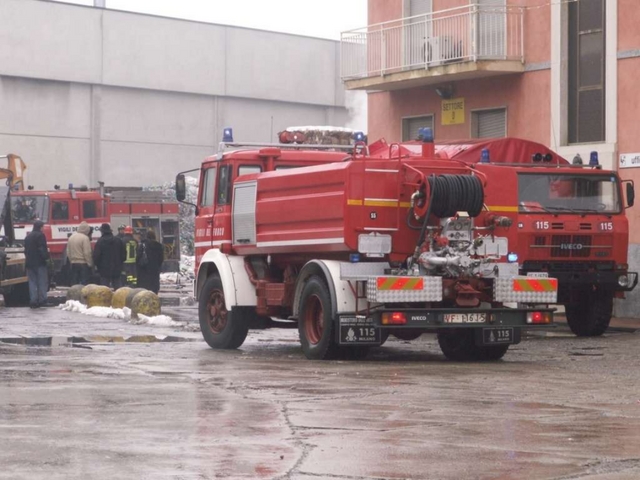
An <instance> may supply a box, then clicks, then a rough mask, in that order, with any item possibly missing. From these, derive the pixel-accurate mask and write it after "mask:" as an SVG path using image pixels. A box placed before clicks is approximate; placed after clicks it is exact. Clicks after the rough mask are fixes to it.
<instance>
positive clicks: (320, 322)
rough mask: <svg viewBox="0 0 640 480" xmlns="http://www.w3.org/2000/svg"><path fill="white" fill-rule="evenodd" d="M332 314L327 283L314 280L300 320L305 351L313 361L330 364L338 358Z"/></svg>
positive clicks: (305, 293) (309, 284)
mask: <svg viewBox="0 0 640 480" xmlns="http://www.w3.org/2000/svg"><path fill="white" fill-rule="evenodd" d="M332 310H333V308H332V305H331V295H330V294H329V288H328V287H327V285H326V283H325V282H324V280H322V279H321V278H320V277H317V276H314V277H311V278H310V279H309V280H308V281H307V284H306V285H305V286H304V289H303V290H302V296H301V299H300V312H299V318H298V333H299V334H300V343H301V344H302V351H303V352H304V355H305V356H306V357H307V358H308V359H310V360H327V359H330V358H335V357H336V355H337V354H338V351H339V349H338V345H337V344H336V341H335V333H334V322H333V318H332V314H331V312H332Z"/></svg>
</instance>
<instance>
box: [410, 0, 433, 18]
mask: <svg viewBox="0 0 640 480" xmlns="http://www.w3.org/2000/svg"><path fill="white" fill-rule="evenodd" d="M425 13H431V0H410V2H409V15H408V16H409V17H413V16H415V15H424V14H425Z"/></svg>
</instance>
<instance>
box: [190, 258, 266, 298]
mask: <svg viewBox="0 0 640 480" xmlns="http://www.w3.org/2000/svg"><path fill="white" fill-rule="evenodd" d="M213 272H217V273H218V275H220V280H221V281H222V286H223V288H224V300H225V303H226V305H227V308H233V307H237V306H239V307H255V306H256V304H257V300H256V290H255V287H254V286H253V284H252V283H251V280H250V279H249V275H248V274H247V272H246V270H245V267H244V257H243V256H240V255H227V254H225V253H222V252H221V251H220V250H219V249H217V248H212V249H211V250H209V251H207V253H205V254H204V255H203V257H202V260H201V261H200V267H199V268H198V275H197V277H196V281H195V282H194V285H193V289H194V295H195V297H196V299H199V296H200V292H201V290H202V286H203V285H204V283H205V282H206V281H207V278H208V277H209V275H211V274H212V273H213Z"/></svg>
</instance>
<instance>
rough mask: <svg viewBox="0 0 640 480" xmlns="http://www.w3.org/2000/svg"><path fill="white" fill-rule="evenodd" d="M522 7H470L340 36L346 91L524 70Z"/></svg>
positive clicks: (404, 86) (463, 78)
mask: <svg viewBox="0 0 640 480" xmlns="http://www.w3.org/2000/svg"><path fill="white" fill-rule="evenodd" d="M523 28H524V8H523V7H514V6H493V5H492V6H486V5H478V4H471V5H466V6H464V7H458V8H452V9H449V10H440V11H437V12H432V13H430V14H426V15H419V16H415V17H408V18H402V19H399V20H393V21H390V22H384V23H378V24H375V25H369V26H367V27H364V28H361V29H357V30H350V31H348V32H343V33H342V35H341V41H340V46H341V78H342V80H343V82H345V86H346V88H347V89H349V90H395V89H400V88H412V87H418V86H422V85H433V84H437V83H443V82H451V81H458V80H466V79H476V78H481V77H488V76H495V75H504V74H513V73H521V72H523V71H524V41H523V39H524V35H523Z"/></svg>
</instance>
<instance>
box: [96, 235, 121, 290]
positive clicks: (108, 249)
mask: <svg viewBox="0 0 640 480" xmlns="http://www.w3.org/2000/svg"><path fill="white" fill-rule="evenodd" d="M100 232H102V237H100V238H99V239H98V241H97V243H96V247H95V249H94V250H93V263H94V265H95V266H96V268H97V270H98V274H99V275H100V285H105V286H107V287H112V288H115V289H118V288H120V287H121V286H122V277H121V274H122V264H123V263H124V259H125V251H124V243H122V240H120V239H119V238H118V237H115V236H114V235H113V232H112V231H111V225H109V224H108V223H103V224H102V226H101V227H100Z"/></svg>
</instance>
